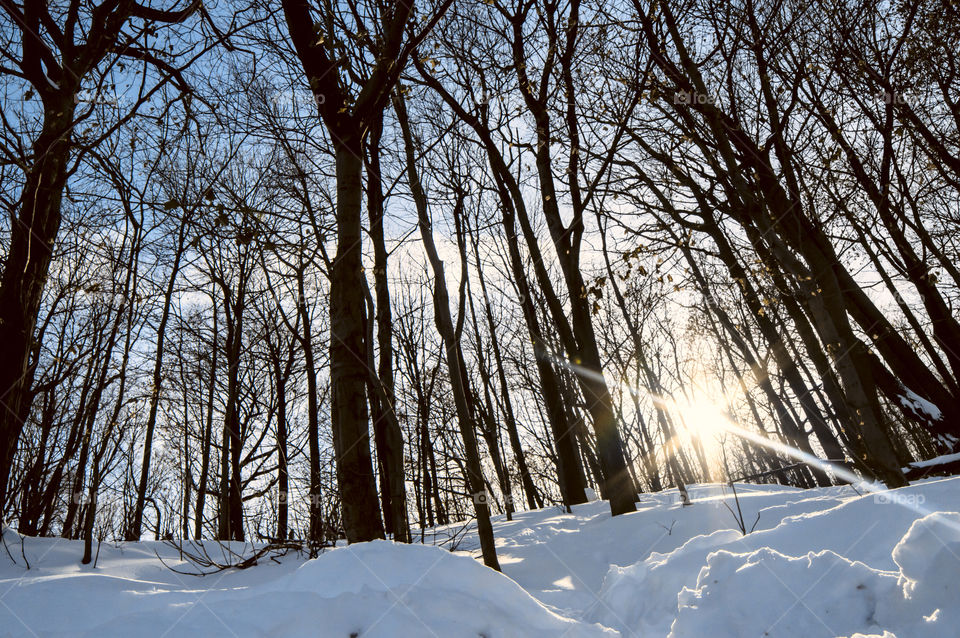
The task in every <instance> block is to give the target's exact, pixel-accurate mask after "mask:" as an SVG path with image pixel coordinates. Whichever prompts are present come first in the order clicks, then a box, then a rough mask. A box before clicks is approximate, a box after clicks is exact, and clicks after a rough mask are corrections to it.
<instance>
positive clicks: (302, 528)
mask: <svg viewBox="0 0 960 638" xmlns="http://www.w3.org/2000/svg"><path fill="white" fill-rule="evenodd" d="M0 8H2V10H0V101H2V110H0V200H2V207H3V209H4V214H3V216H2V220H0V263H2V273H3V274H2V279H0V362H2V366H0V405H2V408H3V409H2V410H0V514H2V519H3V522H4V526H5V529H13V528H15V529H16V530H17V531H18V533H19V534H22V535H26V536H50V537H54V536H56V537H62V538H65V539H75V540H82V541H84V543H85V551H84V557H83V562H84V563H88V562H90V560H91V554H92V552H93V551H94V550H95V549H96V548H97V547H98V546H99V543H101V542H105V541H111V542H112V541H120V540H127V541H136V540H139V539H158V540H163V539H167V540H175V541H180V542H185V541H188V540H194V541H195V540H200V539H213V540H220V541H255V542H260V543H267V544H274V545H283V544H288V543H289V544H295V545H297V546H299V547H302V548H307V551H310V552H311V553H312V555H313V554H316V552H318V551H320V550H321V549H322V548H324V547H329V546H332V545H334V544H336V542H337V541H338V539H345V540H346V541H348V542H349V543H357V542H361V541H370V540H374V539H382V538H390V539H393V540H394V541H397V542H423V540H424V537H425V536H424V535H425V534H428V533H429V530H430V529H432V528H435V527H437V526H443V525H448V524H452V523H454V522H457V521H472V522H473V523H474V524H475V527H476V533H477V536H478V538H479V544H480V545H479V549H480V552H481V554H482V560H483V563H484V564H486V565H487V566H488V567H492V568H494V569H499V568H500V565H499V563H498V552H497V546H496V539H495V533H494V528H493V525H492V524H491V519H492V517H497V516H505V517H506V520H510V519H511V518H512V517H513V516H516V515H519V514H520V513H521V512H524V511H526V510H535V509H539V508H544V507H553V506H559V508H560V509H561V510H566V511H568V512H569V511H571V509H570V508H571V507H573V506H577V505H580V504H584V503H587V502H588V501H591V500H594V499H596V498H597V497H599V498H600V499H602V500H604V501H606V502H607V505H605V507H607V506H608V508H609V514H611V515H612V516H613V517H619V516H620V515H624V514H628V513H630V512H633V511H634V510H635V509H636V503H637V499H638V496H639V495H643V494H650V493H656V492H660V491H661V490H667V489H671V488H675V489H676V490H677V494H678V498H679V499H681V501H682V504H683V505H686V504H688V503H689V502H691V501H695V500H696V499H691V496H690V492H692V490H688V489H687V486H691V485H695V484H707V483H713V484H728V485H730V486H732V485H734V484H735V483H758V484H780V485H785V486H793V487H798V488H828V487H830V486H846V485H850V484H853V483H858V482H862V481H866V482H869V483H870V484H873V485H879V486H885V487H886V488H891V489H892V488H900V487H904V486H907V485H908V481H909V480H910V479H911V478H912V475H911V472H913V471H914V469H915V468H917V467H920V466H916V465H913V464H916V463H918V462H920V461H924V460H927V459H931V458H935V457H940V456H944V455H949V454H952V453H955V452H957V451H960V448H958V443H960V319H958V312H957V309H956V307H957V304H958V303H960V246H958V238H960V236H958V234H957V232H956V229H957V223H958V219H960V134H958V126H960V62H958V58H957V51H960V6H958V4H957V2H956V1H955V0H897V1H895V2H880V1H877V0H842V1H840V2H832V1H831V2H828V1H824V0H735V1H733V2H723V1H720V0H462V1H460V2H453V1H452V0H420V1H415V0H397V1H394V0H336V1H335V0H210V1H207V2H203V1H201V0H49V1H47V2H36V1H32V0H2V1H0ZM955 469H957V468H955ZM741 518H743V516H742V515H741ZM668 522H669V521H668ZM750 522H751V521H750V520H746V521H745V526H746V527H747V528H749V524H750ZM665 529H666V528H665ZM743 531H744V532H746V531H747V530H743ZM14 553H15V550H14ZM354 635H356V634H354Z"/></svg>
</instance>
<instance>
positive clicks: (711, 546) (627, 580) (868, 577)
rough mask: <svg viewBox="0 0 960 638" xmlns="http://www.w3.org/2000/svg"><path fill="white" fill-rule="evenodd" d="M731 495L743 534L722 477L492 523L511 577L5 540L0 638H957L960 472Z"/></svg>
mask: <svg viewBox="0 0 960 638" xmlns="http://www.w3.org/2000/svg"><path fill="white" fill-rule="evenodd" d="M737 492H738V494H739V497H740V498H739V507H740V511H742V519H743V522H744V525H745V527H746V529H747V530H748V531H749V530H750V528H751V527H753V526H754V524H755V528H754V531H753V532H751V533H748V534H746V535H743V534H742V533H741V531H740V529H739V526H738V522H737V521H736V519H735V517H734V515H733V514H732V513H731V509H732V510H733V511H737V504H736V503H735V502H734V500H733V497H732V494H731V493H730V490H729V489H728V488H725V487H723V486H715V485H709V486H707V485H704V486H695V487H693V488H691V496H692V497H693V500H694V505H692V506H690V507H681V506H680V504H679V499H678V497H677V494H676V492H673V491H667V492H663V493H659V494H650V495H643V496H642V497H641V499H640V500H639V502H638V511H637V512H636V513H634V514H629V515H625V516H619V517H617V518H611V517H610V515H609V510H608V508H607V506H606V504H605V503H602V502H594V503H589V504H586V505H582V506H579V507H576V508H574V512H573V514H564V513H562V512H561V511H560V510H559V509H558V508H552V509H546V510H541V511H536V512H525V513H520V514H518V515H516V516H515V518H514V520H513V521H506V520H503V519H497V521H496V527H495V531H496V535H497V542H498V550H499V556H500V562H501V565H502V567H503V571H504V574H503V575H501V574H497V573H495V572H493V571H491V570H488V569H486V568H485V567H483V566H482V565H481V564H480V563H479V562H478V561H477V560H475V559H474V558H472V557H471V556H470V553H471V550H472V549H474V548H475V546H476V539H475V537H472V536H471V535H470V534H467V535H466V536H465V537H463V538H462V539H460V540H461V542H460V543H459V551H458V552H457V553H451V552H449V551H447V550H445V549H440V548H438V547H433V546H429V545H426V546H424V545H412V546H403V545H394V544H392V543H389V542H384V541H380V542H375V543H366V544H360V545H353V546H350V547H343V548H338V549H335V550H332V551H329V552H327V553H325V554H323V555H322V556H320V558H318V559H316V560H305V559H304V558H303V557H298V556H296V555H293V554H288V555H287V556H285V557H282V558H280V559H278V560H270V559H263V560H261V561H260V564H259V565H257V566H256V567H253V568H250V569H246V570H242V571H241V570H228V571H224V572H220V573H216V574H212V575H208V576H202V577H198V576H190V575H184V574H180V573H177V571H173V570H171V569H169V568H168V567H167V566H170V567H174V568H175V569H177V570H178V571H188V570H191V569H192V570H196V569H197V567H196V566H193V565H191V564H190V563H189V562H188V561H180V559H179V556H178V554H177V551H176V549H175V548H173V547H170V546H169V545H166V544H164V543H154V542H143V543H124V544H119V545H113V544H107V543H104V544H103V546H102V547H101V548H100V555H99V559H98V563H97V567H96V568H95V569H94V568H92V567H90V566H81V565H80V564H79V559H80V556H81V553H82V546H81V544H80V543H78V542H73V541H63V540H58V539H50V538H39V539H38V538H27V539H24V540H23V544H22V546H21V542H20V540H21V539H20V538H19V537H18V536H16V534H15V533H14V532H11V531H8V533H7V534H6V535H5V537H4V539H5V543H6V545H7V550H8V551H9V555H8V554H7V551H4V550H3V549H0V636H7V635H9V636H34V635H36V636H76V635H80V636H182V635H202V636H336V637H343V638H347V637H349V636H384V637H387V636H390V637H393V636H418V637H419V636H439V637H444V638H445V637H447V636H471V637H474V638H476V637H480V636H484V637H487V638H495V637H501V636H502V637H507V636H517V637H521V636H522V637H528V636H530V637H535V636H545V637H546V636H568V637H570V638H574V637H578V636H617V635H622V636H644V637H647V636H650V637H661V636H670V637H672V638H688V637H695V638H701V637H710V638H714V637H716V638H726V637H731V638H734V637H736V638H740V637H753V636H771V637H777V636H780V637H803V638H809V637H818V636H883V637H884V638H890V637H892V636H896V637H898V638H915V637H925V636H932V637H943V638H947V637H949V638H954V637H956V636H960V514H958V513H957V512H960V478H949V479H935V480H926V481H924V482H922V483H920V484H917V485H914V486H912V487H908V488H904V489H900V490H895V491H892V492H883V493H880V494H866V495H860V494H858V493H857V492H856V491H855V490H854V489H853V488H851V487H833V488H827V489H818V490H797V489H792V488H786V487H780V486H752V485H741V486H738V488H737ZM727 505H729V506H730V508H731V509H728V508H727ZM454 529H456V526H451V527H450V528H449V530H447V531H452V530H454ZM440 532H441V535H442V533H443V532H444V530H440ZM428 538H430V537H428ZM246 549H247V550H249V549H250V548H249V546H247V548H246ZM234 550H235V551H237V552H242V551H243V548H242V547H241V546H240V545H235V546H234ZM208 551H209V552H210V554H216V555H217V556H220V555H221V552H222V550H221V549H220V548H219V547H217V545H216V544H209V545H208ZM473 553H475V552H473ZM157 554H159V555H160V556H162V557H163V558H164V561H163V562H161V561H160V560H159V559H158V557H157ZM24 555H25V557H26V559H27V560H29V563H30V569H29V570H28V569H26V567H25V564H24ZM227 558H228V557H226V556H225V557H224V560H225V561H226V559H227Z"/></svg>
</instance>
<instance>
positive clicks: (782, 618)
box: [669, 548, 897, 638]
mask: <svg viewBox="0 0 960 638" xmlns="http://www.w3.org/2000/svg"><path fill="white" fill-rule="evenodd" d="M896 583H897V578H896V576H895V575H894V574H892V573H889V572H881V571H878V570H875V569H871V568H870V567H868V566H866V565H864V564H863V563H858V562H851V561H849V560H847V559H846V558H844V557H843V556H840V555H838V554H836V553H834V552H832V551H822V552H818V553H813V552H811V553H809V554H807V555H806V556H801V557H792V556H786V555H784V554H781V553H779V552H777V551H774V550H772V549H769V548H764V549H761V550H758V551H755V552H751V553H749V554H734V553H731V552H728V551H719V552H714V553H713V554H710V556H708V558H707V564H706V566H705V567H704V568H703V569H702V570H701V571H700V575H699V577H698V578H697V585H696V587H695V588H693V589H690V588H684V589H683V590H681V592H680V594H679V596H678V604H679V613H678V615H677V619H676V621H675V622H674V623H673V627H672V630H671V633H670V634H669V635H670V638H696V637H700V636H707V635H710V636H715V637H716V638H738V637H739V636H770V637H771V638H775V637H778V636H779V637H786V636H791V637H793V636H847V635H850V634H851V633H853V632H856V631H870V630H873V629H876V630H878V631H880V630H881V629H882V628H881V627H879V626H878V625H877V622H876V617H877V612H878V605H882V604H883V601H885V600H887V599H889V598H890V596H891V592H894V591H895V590H896Z"/></svg>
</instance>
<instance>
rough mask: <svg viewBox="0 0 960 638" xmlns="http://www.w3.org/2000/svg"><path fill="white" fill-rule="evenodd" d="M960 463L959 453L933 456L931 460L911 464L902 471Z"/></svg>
mask: <svg viewBox="0 0 960 638" xmlns="http://www.w3.org/2000/svg"><path fill="white" fill-rule="evenodd" d="M957 461H960V452H956V453H954V454H944V455H942V456H935V457H934V458H932V459H927V460H926V461H915V462H913V463H911V464H910V465H909V466H908V467H906V468H904V471H906V470H908V469H910V468H911V467H916V468H925V467H936V466H938V465H946V464H948V463H955V462H957Z"/></svg>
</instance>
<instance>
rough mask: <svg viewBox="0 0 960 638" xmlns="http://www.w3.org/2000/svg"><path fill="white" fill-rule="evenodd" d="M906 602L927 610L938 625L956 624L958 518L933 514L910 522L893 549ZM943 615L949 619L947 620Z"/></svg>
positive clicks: (959, 589)
mask: <svg viewBox="0 0 960 638" xmlns="http://www.w3.org/2000/svg"><path fill="white" fill-rule="evenodd" d="M893 560H894V561H895V562H896V563H897V566H898V567H900V584H901V585H902V587H903V594H904V596H905V597H906V598H908V599H910V600H912V601H915V602H917V603H918V604H923V605H927V606H929V607H931V609H929V612H931V615H933V616H934V617H935V618H936V619H937V622H938V624H954V626H956V624H955V623H956V622H958V621H960V610H958V609H957V605H958V603H960V582H958V581H957V575H958V574H960V514H958V513H957V512H937V513H935V514H930V515H928V516H924V517H923V518H921V519H918V520H916V521H914V522H913V525H911V526H910V530H909V531H908V532H907V533H906V535H904V537H903V538H902V539H901V540H900V542H899V543H897V546H896V547H894V548H893ZM945 615H949V616H950V620H948V619H947V618H946V617H945Z"/></svg>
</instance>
